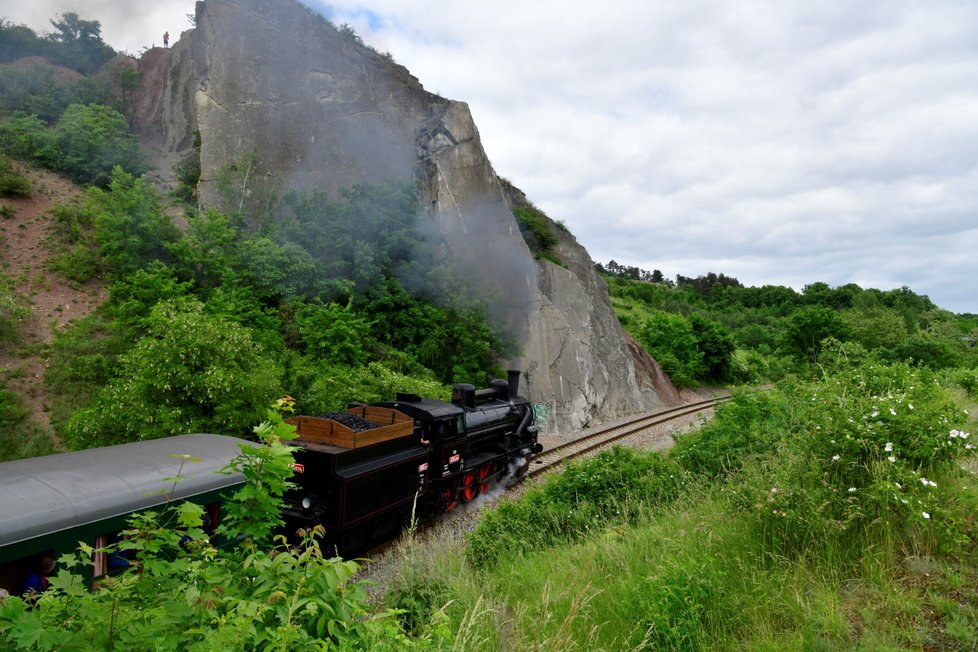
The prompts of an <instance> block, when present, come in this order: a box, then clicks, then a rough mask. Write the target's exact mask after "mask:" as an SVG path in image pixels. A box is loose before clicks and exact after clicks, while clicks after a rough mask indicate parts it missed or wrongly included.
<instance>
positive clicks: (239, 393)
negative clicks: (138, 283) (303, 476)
mask: <svg viewBox="0 0 978 652" xmlns="http://www.w3.org/2000/svg"><path fill="white" fill-rule="evenodd" d="M146 327H147V334H146V336H145V337H143V338H142V339H140V340H139V341H138V342H137V343H136V344H135V346H133V347H132V349H131V350H130V351H129V352H127V353H126V354H124V355H123V356H121V358H120V359H119V370H118V375H117V376H116V377H115V378H113V379H112V380H111V381H109V383H108V385H107V386H106V387H105V388H104V389H103V390H102V391H101V392H100V393H99V395H98V396H97V397H96V399H95V401H94V402H93V404H92V405H91V406H90V407H88V408H86V409H82V410H79V411H78V412H76V413H75V414H74V415H73V416H72V417H71V419H69V421H68V423H67V424H66V425H65V427H64V431H65V436H66V438H67V439H68V441H69V442H70V443H71V444H72V446H73V447H75V448H85V447H90V446H100V445H106V444H116V443H122V442H126V441H134V440H139V439H154V438H157V437H163V436H167V435H174V434H180V433H187V432H216V433H225V434H232V435H241V434H243V433H245V432H247V431H248V424H250V423H254V422H255V421H256V420H257V419H258V418H260V416H261V415H262V413H263V412H264V409H263V407H262V406H264V405H267V404H268V403H269V402H270V401H271V400H272V398H274V396H275V395H277V394H280V393H281V387H280V382H279V381H280V378H281V369H280V368H279V367H278V366H277V365H275V364H274V363H273V362H271V361H270V360H268V359H266V358H265V357H263V355H262V351H261V350H260V348H259V347H258V346H257V345H256V344H255V342H254V341H253V340H252V338H251V334H250V333H249V332H248V330H247V329H245V328H242V327H241V326H238V325H236V324H234V323H231V322H228V321H225V320H224V319H221V318H219V317H214V316H210V315H207V314H205V313H204V311H203V305H202V304H201V303H200V302H199V301H196V300H194V299H189V298H185V299H177V300H171V301H165V302H162V303H160V304H158V305H156V306H155V307H153V309H152V310H151V311H150V315H149V317H148V318H147V319H146Z"/></svg>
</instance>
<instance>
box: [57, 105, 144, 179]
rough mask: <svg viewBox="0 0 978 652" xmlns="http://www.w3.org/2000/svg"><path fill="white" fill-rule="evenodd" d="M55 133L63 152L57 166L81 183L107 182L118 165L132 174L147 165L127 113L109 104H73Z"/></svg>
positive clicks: (140, 170)
mask: <svg viewBox="0 0 978 652" xmlns="http://www.w3.org/2000/svg"><path fill="white" fill-rule="evenodd" d="M54 137H55V140H56V142H57V145H58V148H59V149H60V150H61V156H62V158H61V161H60V162H59V164H58V166H57V167H58V169H59V170H60V171H62V172H64V173H65V174H67V175H68V176H70V177H71V178H72V179H74V180H76V181H78V182H80V183H91V184H95V185H101V186H104V185H107V184H108V182H109V180H110V178H111V176H112V169H113V168H114V167H115V166H120V167H122V168H123V169H125V170H126V171H128V172H130V173H131V174H141V173H142V172H143V171H144V170H145V169H146V166H145V164H144V163H143V160H142V152H141V150H140V148H139V140H138V139H137V138H136V137H135V136H133V135H131V134H130V133H129V123H128V121H127V120H126V117H125V116H124V115H122V114H121V113H119V112H118V111H116V110H115V109H113V108H110V107H108V106H104V105H99V104H89V105H84V104H72V105H71V106H69V107H68V108H67V109H65V112H64V114H63V115H62V116H61V119H60V120H58V124H57V126H56V127H55V128H54Z"/></svg>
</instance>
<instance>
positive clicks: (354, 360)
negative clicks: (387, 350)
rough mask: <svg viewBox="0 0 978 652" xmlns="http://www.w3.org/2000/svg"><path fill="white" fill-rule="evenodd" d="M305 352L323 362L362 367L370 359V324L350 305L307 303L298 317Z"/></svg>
mask: <svg viewBox="0 0 978 652" xmlns="http://www.w3.org/2000/svg"><path fill="white" fill-rule="evenodd" d="M295 321H296V328H297V330H298V332H299V336H300V338H301V339H302V344H303V346H304V349H305V352H306V353H307V354H308V355H311V356H313V357H315V358H316V359H318V360H321V361H323V362H328V363H332V364H344V365H350V366H359V365H362V364H364V363H365V362H366V352H365V351H364V342H363V340H364V337H365V336H367V335H368V333H369V323H368V321H367V320H366V319H364V318H363V317H361V316H359V315H357V314H356V313H355V312H354V311H353V309H352V307H351V306H350V305H347V306H346V307H343V306H340V305H338V304H335V303H331V304H326V305H323V304H305V305H301V306H299V309H298V310H297V311H296V316H295Z"/></svg>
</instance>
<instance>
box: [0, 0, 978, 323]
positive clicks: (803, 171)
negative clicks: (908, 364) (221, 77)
mask: <svg viewBox="0 0 978 652" xmlns="http://www.w3.org/2000/svg"><path fill="white" fill-rule="evenodd" d="M305 4H307V5H308V6H310V7H312V8H313V9H316V10H317V11H319V12H321V13H323V14H324V15H325V16H326V17H327V18H329V19H330V20H332V21H333V22H334V23H335V24H342V23H349V24H350V25H352V26H353V27H354V28H355V30H356V31H357V33H358V34H359V35H360V36H361V37H362V38H363V39H364V41H365V42H366V43H368V44H370V45H371V46H373V47H374V48H376V49H377V50H379V51H381V52H390V53H391V54H392V55H393V57H394V60H395V61H397V62H398V63H400V64H402V65H404V66H406V67H407V68H408V69H409V70H410V71H411V72H412V74H414V76H416V77H417V78H418V79H419V80H420V81H421V83H422V84H423V85H424V86H425V88H426V89H427V90H429V91H432V92H434V93H438V94H439V95H442V96H444V97H447V98H450V99H453V100H459V101H464V102H466V103H468V105H469V106H470V108H471V111H472V114H473V117H474V118H475V122H476V125H477V126H478V128H479V132H480V134H481V137H482V142H483V146H484V148H485V150H486V152H487V154H488V156H489V158H490V160H491V161H492V163H493V166H494V168H495V170H496V172H497V173H498V174H499V175H500V176H503V177H505V178H507V179H509V180H510V181H511V182H513V183H514V184H515V185H516V186H517V187H519V188H521V189H522V190H523V191H524V192H526V194H527V196H528V197H529V199H530V200H531V201H533V202H534V203H535V204H536V205H537V206H539V207H540V208H541V209H543V210H544V211H545V212H546V213H547V214H548V215H550V217H552V218H553V219H555V220H559V221H561V222H563V223H564V224H565V225H566V226H567V227H568V229H569V230H570V231H571V232H572V233H573V234H574V235H575V236H576V237H577V239H578V242H580V243H581V244H582V245H584V246H585V248H586V249H587V250H588V252H589V253H590V254H591V257H592V258H593V259H594V260H595V261H598V262H603V263H607V262H608V261H609V260H612V259H614V260H615V261H617V262H618V263H620V264H623V265H635V266H638V267H641V268H643V269H646V270H650V271H651V270H653V269H658V270H661V271H662V272H663V273H664V274H665V275H666V276H668V277H674V276H675V275H676V274H682V275H683V276H700V275H703V274H706V273H708V272H716V273H723V274H726V275H727V276H733V277H736V278H738V279H739V280H740V281H741V282H742V283H744V284H745V285H765V284H772V285H787V286H791V287H794V288H795V289H797V290H801V289H802V288H803V287H804V286H805V285H806V284H809V283H813V282H816V281H823V282H825V283H828V284H829V285H831V286H838V285H843V284H846V283H856V284H858V285H860V286H862V287H866V288H868V287H875V288H879V289H881V290H889V289H893V288H899V287H902V286H908V287H910V288H911V289H912V290H913V291H915V292H917V293H919V294H926V295H928V296H929V297H930V298H931V299H932V300H933V301H934V302H935V303H936V304H937V305H939V306H940V307H942V308H946V309H948V310H952V311H954V312H959V313H961V312H970V313H978V83H976V80H978V2H974V1H973V0H926V1H910V0H861V1H860V2H851V1H850V0H820V1H818V2H813V1H811V0H770V1H764V2H762V1H755V0H737V1H735V2H730V1H729V0H684V1H682V2H679V1H674V0H668V1H667V0H605V1H604V2H601V3H590V2H581V1H578V0H562V1H560V2H558V1H557V0H534V1H533V2H526V1H525V0H521V1H517V0H494V1H492V2H486V1H485V0H454V1H453V2H445V1H444V0H440V1H437V2H436V1H435V0H336V1H335V2H331V3H325V2H321V1H318V0H307V1H306V2H305ZM3 5H6V7H4V6H3ZM64 11H76V12H77V13H79V15H80V16H81V17H82V18H85V19H89V20H98V21H100V22H101V24H102V36H103V38H104V39H105V41H106V42H107V43H109V44H110V45H112V46H113V47H115V48H116V49H121V50H125V51H128V52H131V53H134V54H138V53H140V52H141V51H142V50H143V49H145V48H146V47H149V46H151V45H154V44H155V45H159V44H161V42H162V33H163V31H165V30H168V31H169V32H170V35H171V43H172V42H173V41H175V40H176V38H177V35H178V34H179V33H180V32H182V31H183V30H185V29H188V28H189V27H190V23H189V21H188V19H187V14H191V13H193V11H194V2H192V1H190V0H155V1H154V2H146V1H145V0H135V1H131V2H130V1H126V2H122V1H120V0H84V2H81V1H75V0H34V1H32V2H30V3H25V2H14V1H12V0H2V5H0V17H4V18H6V19H8V20H11V21H13V22H17V23H25V24H27V25H29V26H30V27H32V28H34V29H35V30H39V31H44V30H46V29H48V23H47V21H48V19H49V18H51V17H53V16H55V15H58V14H59V13H61V12H64Z"/></svg>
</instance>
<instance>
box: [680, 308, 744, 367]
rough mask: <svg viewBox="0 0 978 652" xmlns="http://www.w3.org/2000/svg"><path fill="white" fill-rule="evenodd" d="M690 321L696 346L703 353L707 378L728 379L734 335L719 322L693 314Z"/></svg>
mask: <svg viewBox="0 0 978 652" xmlns="http://www.w3.org/2000/svg"><path fill="white" fill-rule="evenodd" d="M689 323H690V325H691V326H692V327H693V335H695V337H696V348H697V349H699V351H700V353H701V354H702V361H703V366H704V368H705V371H704V374H705V378H709V379H712V380H726V379H727V378H729V376H730V371H731V365H732V363H733V352H734V348H735V347H734V342H733V337H731V335H730V333H729V332H727V331H726V330H725V329H724V328H723V326H721V325H720V324H719V323H717V322H715V321H713V320H710V319H707V318H705V317H702V316H700V315H691V316H690V318H689Z"/></svg>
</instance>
